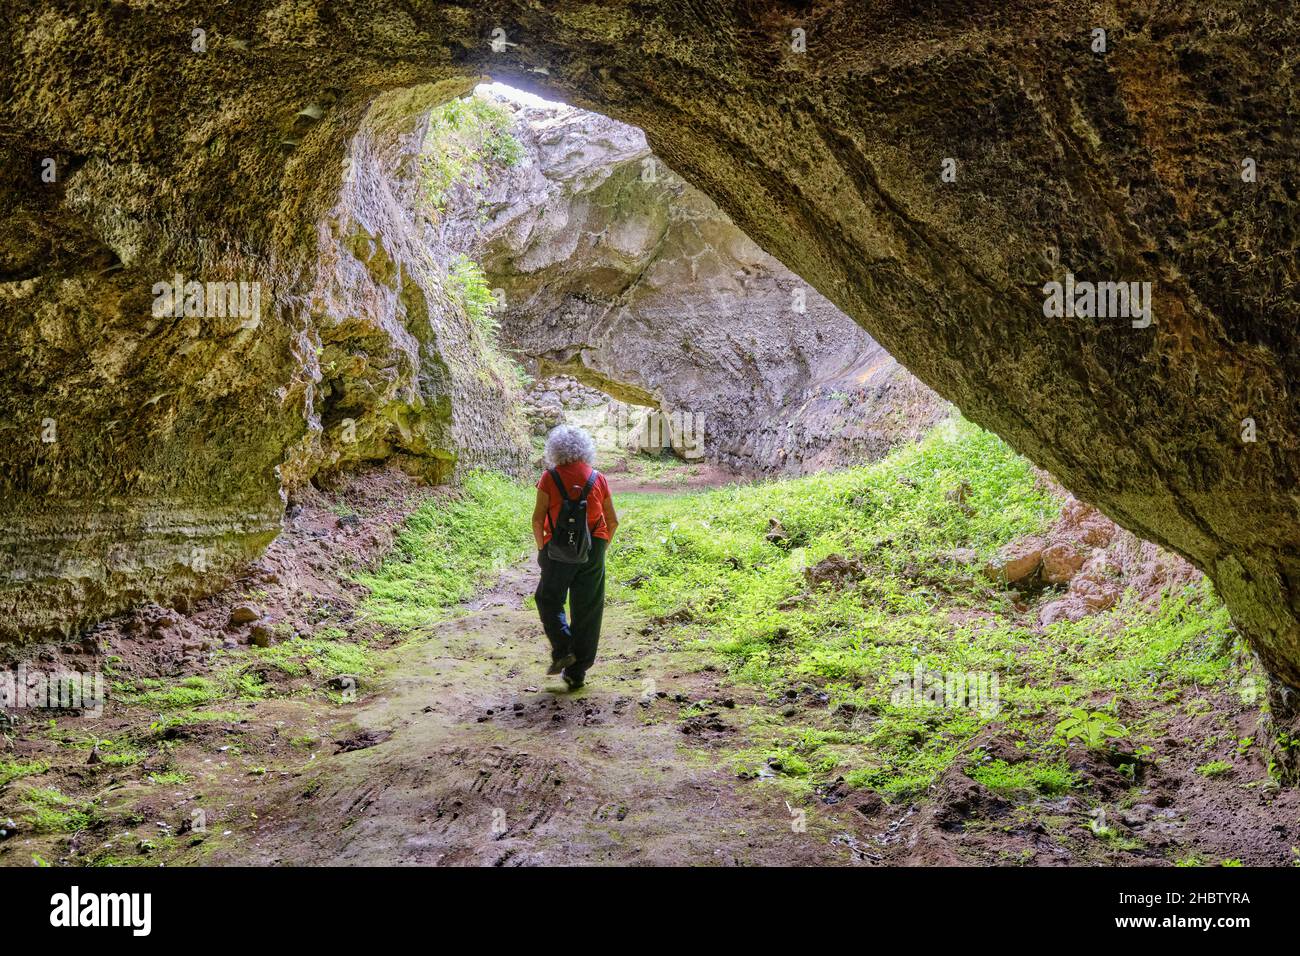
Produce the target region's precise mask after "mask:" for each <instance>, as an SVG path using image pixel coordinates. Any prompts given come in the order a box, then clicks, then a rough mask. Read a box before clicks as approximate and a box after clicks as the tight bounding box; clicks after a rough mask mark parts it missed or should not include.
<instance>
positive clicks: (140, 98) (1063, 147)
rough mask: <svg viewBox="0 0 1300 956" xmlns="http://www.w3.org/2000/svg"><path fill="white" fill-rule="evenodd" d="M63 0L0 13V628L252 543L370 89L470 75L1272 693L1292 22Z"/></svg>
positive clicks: (309, 402)
mask: <svg viewBox="0 0 1300 956" xmlns="http://www.w3.org/2000/svg"><path fill="white" fill-rule="evenodd" d="M84 7H85V5H83V4H80V3H75V2H72V0H68V2H64V3H52V4H40V5H31V6H28V5H24V4H9V5H7V7H6V10H5V14H6V15H5V24H4V27H3V39H2V40H0V43H3V46H4V48H5V55H6V58H7V60H8V61H9V62H8V69H7V70H6V71H5V75H4V77H3V79H0V87H2V89H0V92H2V93H3V96H2V97H0V100H2V101H3V103H4V106H3V113H2V114H0V119H2V120H3V123H2V125H0V148H2V149H3V154H4V156H3V158H4V162H3V166H2V169H3V173H2V174H0V175H3V177H4V178H3V183H2V187H3V192H4V196H5V199H6V204H7V206H8V214H7V215H6V216H5V219H4V225H3V227H0V228H2V229H3V232H2V233H0V242H2V244H3V262H2V263H0V279H2V280H3V283H2V286H0V302H3V306H2V308H3V312H2V313H0V324H2V326H3V329H4V339H5V341H6V343H7V344H8V345H9V347H8V348H7V349H6V350H5V354H4V356H3V358H0V362H2V363H3V372H4V381H5V382H6V386H5V389H4V394H3V407H2V408H0V413H2V415H0V418H2V419H3V423H4V424H3V426H2V428H3V437H4V441H3V442H2V443H0V456H2V457H3V478H4V482H5V485H6V489H5V500H6V506H5V510H4V517H3V531H0V542H3V550H4V554H5V555H6V558H7V568H6V571H7V573H8V575H9V576H8V578H7V579H6V582H5V591H4V593H5V610H6V611H7V612H9V613H8V614H7V615H6V616H7V617H9V618H10V619H11V620H13V619H19V620H29V621H34V620H37V619H40V617H41V616H40V615H39V614H38V613H36V612H37V610H38V608H39V606H40V605H42V604H48V603H49V602H50V601H51V600H52V599H53V600H67V601H71V602H74V603H75V601H76V600H81V599H83V598H84V599H85V600H86V601H88V602H89V603H90V604H91V605H94V604H95V601H94V600H93V595H81V596H80V597H79V596H78V595H76V594H74V593H72V591H73V590H75V588H76V587H81V588H83V589H89V590H94V588H95V587H97V586H101V585H96V584H94V583H93V582H92V583H89V584H86V583H83V584H81V585H76V586H74V585H69V584H68V583H67V582H68V580H69V576H70V575H72V576H75V565H76V562H77V561H78V560H81V559H87V560H88V559H89V558H90V556H91V554H92V553H96V554H97V553H99V552H100V551H102V550H103V549H104V548H110V549H111V548H112V547H117V546H120V544H121V542H123V541H135V542H137V546H136V547H135V548H134V549H133V550H134V551H135V552H136V553H135V555H134V556H132V555H126V556H124V558H123V567H124V568H127V569H128V570H126V571H124V572H123V573H125V574H127V576H128V577H130V572H129V565H130V564H131V561H132V560H135V561H136V562H137V563H139V562H143V563H144V564H149V563H150V562H151V561H152V562H153V564H152V565H151V566H153V567H159V568H160V567H161V566H162V565H163V564H165V563H166V561H167V560H170V559H169V558H167V557H166V555H162V556H161V557H160V556H158V555H157V554H155V555H154V556H153V557H150V553H151V552H150V549H151V548H152V549H154V551H158V552H164V551H165V552H167V553H168V554H170V553H171V551H172V550H174V549H175V548H178V547H179V546H180V544H181V543H184V542H187V541H190V540H198V539H203V538H204V537H205V536H207V538H212V539H214V540H215V539H222V538H225V537H233V538H237V539H238V540H239V542H241V547H250V548H255V547H256V546H257V545H258V542H259V540H261V539H262V538H264V537H265V536H266V535H267V534H273V533H274V522H275V517H274V515H275V509H276V506H277V504H278V497H279V494H280V490H281V484H282V482H284V483H289V484H292V482H293V481H294V480H301V474H300V473H299V471H296V470H295V469H296V463H297V462H298V461H300V460H301V458H300V456H296V455H295V449H297V448H298V447H300V445H301V443H302V442H303V441H304V440H308V441H309V440H310V436H311V434H312V427H311V419H312V416H313V414H315V408H316V406H315V391H316V389H317V386H318V373H317V372H316V371H315V370H314V368H313V359H312V353H314V351H315V348H316V345H315V340H314V338H313V328H312V321H311V318H310V315H311V308H310V304H309V301H308V299H309V294H310V289H311V287H312V282H313V275H314V269H315V262H316V259H317V256H318V253H319V248H318V236H317V230H318V228H319V225H320V223H321V222H323V221H325V219H326V218H327V214H328V211H329V209H330V208H331V207H332V205H333V203H334V202H335V201H336V199H337V197H338V195H339V189H340V186H341V183H342V177H343V163H342V161H343V158H344V155H345V150H346V144H347V143H348V142H349V140H350V138H351V137H352V135H353V134H354V132H355V131H356V130H357V129H358V127H359V125H360V124H361V122H362V118H363V116H364V115H365V112H366V109H367V107H368V106H369V105H370V104H371V103H372V102H373V101H374V99H375V97H376V96H378V95H379V94H380V93H383V92H384V91H389V90H397V89H403V88H411V87H415V86H417V85H420V84H426V85H428V84H434V85H435V86H434V90H435V95H437V96H441V97H444V98H445V97H450V96H453V95H457V94H460V93H463V92H465V91H467V90H468V89H469V88H471V87H472V86H473V85H474V84H475V83H476V82H478V81H479V79H481V78H483V77H486V76H492V77H495V78H498V79H501V80H504V81H506V82H509V83H511V84H512V85H515V86H523V87H531V88H534V89H537V90H538V91H539V92H544V93H546V94H548V95H550V96H551V97H553V98H559V99H563V100H565V101H567V102H571V103H573V104H575V105H578V106H582V107H584V108H589V109H593V110H597V111H600V112H602V113H605V114H607V115H610V116H613V117H614V118H616V119H619V120H622V121H625V122H628V123H632V124H634V125H636V126H639V127H640V128H642V129H644V130H645V131H646V133H647V136H648V137H649V139H650V141H651V144H652V146H653V147H654V149H655V151H656V153H657V154H659V155H661V156H663V157H664V158H665V160H666V161H667V162H668V163H669V164H670V165H671V166H672V167H673V168H674V169H675V170H677V171H678V172H680V173H681V174H682V175H684V176H685V177H686V178H688V179H689V180H690V181H691V182H692V183H693V184H695V185H696V186H697V187H699V188H700V189H702V190H703V191H704V192H705V193H707V194H708V195H709V196H710V197H711V198H712V199H714V200H715V201H716V202H717V203H718V204H719V206H720V207H721V208H723V209H724V210H725V211H726V212H727V213H728V214H729V215H730V216H731V217H732V218H733V220H734V221H735V222H736V223H737V225H738V226H740V227H741V228H742V229H743V230H744V231H745V233H746V234H748V235H749V236H751V237H752V238H754V239H755V240H756V241H757V242H759V244H760V245H762V246H763V247H764V248H765V249H766V250H767V251H768V252H769V253H771V254H772V255H774V256H776V257H777V258H778V259H780V260H781V261H782V262H783V263H785V264H786V265H787V266H789V267H790V268H791V269H793V270H794V271H795V272H796V273H798V274H800V275H801V276H803V277H804V278H805V279H807V280H808V281H809V282H810V283H811V284H812V285H814V286H815V287H816V288H817V289H818V290H820V291H821V292H822V293H823V294H824V295H826V296H827V298H829V299H830V300H831V301H832V302H834V303H835V304H836V305H837V306H839V307H840V308H841V309H843V310H844V311H845V312H846V313H848V314H849V315H851V316H853V317H854V318H856V319H857V320H858V321H859V322H860V323H862V324H863V325H864V326H865V327H866V328H867V329H868V331H869V332H870V333H871V334H872V335H873V336H874V337H875V338H876V339H877V340H879V341H880V342H881V343H882V344H883V345H884V346H885V347H886V348H888V349H889V351H890V352H891V353H892V354H894V355H895V356H897V357H898V358H899V359H900V360H901V361H902V362H903V363H904V364H905V365H906V366H907V367H908V368H909V369H910V370H911V371H912V372H913V373H915V374H916V375H917V376H918V377H920V378H921V379H922V380H923V381H925V382H926V383H927V384H929V385H930V386H932V387H934V388H935V389H936V390H937V391H938V392H939V393H940V394H942V395H943V396H944V397H946V398H948V399H950V400H952V401H954V402H955V403H956V404H957V405H958V406H959V407H960V408H961V409H962V410H963V412H964V413H965V414H966V415H967V416H969V417H970V418H972V419H974V420H975V421H977V422H979V423H980V424H982V425H984V426H985V427H988V428H991V429H993V430H994V431H996V432H998V433H999V434H1001V435H1003V436H1004V437H1005V438H1006V439H1007V440H1008V441H1009V442H1010V443H1011V444H1012V445H1014V446H1015V447H1016V448H1018V449H1019V450H1021V451H1022V452H1024V453H1025V454H1026V455H1028V456H1029V457H1030V458H1032V459H1034V460H1035V461H1037V462H1038V463H1040V464H1042V465H1043V466H1045V467H1047V468H1048V469H1050V470H1051V471H1052V472H1053V473H1054V474H1056V475H1057V476H1058V477H1059V478H1060V479H1061V480H1062V481H1063V483H1064V484H1066V485H1067V486H1068V487H1070V488H1071V489H1072V490H1073V491H1075V492H1076V493H1077V494H1078V495H1080V496H1081V497H1083V498H1085V499H1087V500H1090V501H1093V502H1095V503H1097V504H1098V505H1100V506H1101V507H1102V508H1103V510H1105V511H1106V512H1107V513H1108V514H1109V515H1111V516H1112V517H1114V518H1115V519H1116V520H1117V521H1119V522H1120V523H1121V524H1123V525H1125V526H1126V527H1128V528H1130V529H1132V530H1134V531H1136V532H1139V533H1140V534H1142V535H1144V536H1146V537H1148V538H1151V539H1153V540H1156V541H1158V542H1159V543H1161V544H1164V545H1166V546H1169V547H1171V548H1173V549H1174V550H1176V551H1179V552H1181V553H1182V554H1184V555H1186V556H1187V557H1189V558H1190V559H1191V560H1193V561H1194V562H1195V563H1197V564H1198V565H1199V566H1201V567H1202V568H1204V569H1205V570H1206V571H1207V572H1208V573H1209V574H1210V575H1211V576H1212V577H1213V579H1214V580H1215V582H1216V583H1217V584H1218V586H1219V588H1220V590H1221V592H1222V593H1223V595H1224V596H1225V598H1226V599H1227V601H1228V602H1229V604H1230V605H1231V607H1232V609H1233V612H1234V615H1235V617H1236V619H1237V621H1238V623H1239V624H1240V625H1241V627H1242V628H1243V630H1244V631H1245V632H1246V633H1247V635H1248V636H1249V637H1250V640H1251V642H1252V645H1253V647H1254V648H1255V649H1256V650H1257V652H1258V653H1259V654H1260V656H1261V658H1262V659H1263V661H1264V663H1265V665H1266V666H1267V667H1268V668H1269V670H1270V671H1271V672H1272V673H1273V674H1274V675H1276V676H1277V677H1278V678H1280V680H1281V681H1282V682H1283V683H1284V684H1287V685H1291V686H1300V625H1298V624H1297V618H1298V617H1300V549H1298V544H1297V541H1298V537H1300V535H1298V534H1297V530H1298V529H1300V516H1298V515H1297V507H1298V504H1300V502H1298V500H1297V495H1296V487H1297V478H1298V477H1300V455H1297V441H1298V439H1300V407H1298V406H1297V403H1296V400H1295V390H1296V387H1297V384H1298V383H1300V348H1297V345H1298V344H1300V342H1298V341H1297V338H1298V337H1300V332H1297V329H1298V328H1300V325H1298V324H1297V319H1298V318H1300V315H1298V313H1300V305H1298V299H1297V296H1296V291H1295V290H1296V278H1297V265H1296V263H1297V259H1296V256H1295V252H1296V234H1295V213H1294V210H1295V202H1296V198H1297V188H1298V184H1300V169H1298V165H1300V158H1298V157H1300V150H1297V148H1296V147H1297V145H1298V143H1297V139H1298V138H1300V137H1298V136H1297V131H1296V126H1295V121H1294V115H1295V113H1296V105H1297V103H1296V100H1297V86H1296V79H1295V75H1294V66H1293V64H1291V63H1290V62H1289V59H1288V57H1287V53H1286V51H1287V50H1288V49H1293V48H1294V46H1295V43H1296V40H1297V37H1298V35H1300V31H1298V30H1297V23H1296V16H1297V14H1296V13H1295V11H1294V10H1292V9H1290V8H1287V7H1279V6H1277V5H1274V4H1270V3H1265V2H1246V3H1240V2H1231V3H1229V2H1226V0H1218V2H1215V0H1211V2H1209V3H1208V4H1207V3H1204V2H1199V0H1198V2H1197V3H1195V4H1193V3H1191V2H1190V0H1175V2H1173V3H1159V4H1157V3H1155V2H1154V0H1147V2H1144V0H1134V2H1126V3H1123V4H1107V5H1094V4H1082V3H1079V4H1076V3H1066V2H1058V3H1027V2H1012V3H1005V2H1000V0H999V2H994V0H988V2H976V3H970V4H964V5H962V6H961V8H960V9H950V8H947V7H945V8H936V7H933V6H925V5H921V6H918V5H914V4H904V3H892V2H880V3H873V4H869V5H867V6H866V7H863V6H862V5H860V4H851V3H844V2H829V3H825V4H817V5H813V4H806V5H802V4H795V5H789V4H778V3H774V2H762V0H759V2H753V3H746V4H724V3H689V4H688V3H680V2H671V0H664V2H659V3H651V2H646V3H639V4H627V3H621V2H585V3H579V2H566V0H561V2H558V3H551V4H545V5H541V4H531V3H524V2H501V3H494V4H492V5H490V6H489V7H487V8H476V7H470V6H463V5H458V4H415V5H412V4H408V3H396V2H386V0H374V2H368V3H366V4H350V3H343V4H339V3H325V2H312V0H278V2H256V0H252V2H242V0H235V2H232V3H228V4H224V5H221V6H220V7H218V8H215V9H214V8H211V7H210V6H209V5H200V4H179V5H176V6H174V7H169V8H167V9H165V10H163V9H158V8H150V9H134V8H128V7H127V6H125V5H119V4H102V5H97V6H95V7H93V8H91V9H89V10H87V9H85V8H84ZM1096 28H1104V29H1105V30H1106V31H1107V48H1106V52H1104V53H1101V52H1094V50H1093V49H1092V44H1093V36H1094V34H1093V31H1094V29H1096ZM796 29H798V30H801V31H803V35H804V36H806V43H807V47H806V52H803V53H800V52H796V51H794V50H792V49H791V42H790V41H791V36H792V31H793V30H796ZM198 30H201V31H202V34H201V42H200V34H199V33H196V32H195V31H198ZM494 31H499V32H495V33H494ZM494 37H495V38H496V39H497V40H498V41H499V42H498V43H497V44H496V48H495V49H494V48H493V45H492V43H491V41H492V39H493V38H494ZM200 47H201V49H202V51H203V52H196V50H197V49H198V48H200ZM945 158H951V159H954V160H955V161H956V166H955V168H956V170H957V180H956V182H953V183H946V184H944V183H941V182H940V179H939V172H940V165H941V162H942V161H943V160H944V159H945ZM1247 159H1249V160H1252V161H1254V162H1255V163H1256V164H1257V165H1256V168H1257V170H1258V177H1257V179H1256V180H1255V181H1253V182H1248V181H1244V180H1243V176H1242V174H1241V173H1242V168H1243V167H1242V164H1243V162H1244V161H1246V160H1247ZM47 160H52V161H53V163H54V165H55V168H57V169H58V170H59V171H60V176H59V178H58V179H57V180H56V181H55V182H53V183H50V182H45V181H44V180H43V179H42V171H43V170H45V169H47V168H48V164H47ZM176 271H180V272H181V273H183V274H185V275H190V274H202V275H205V276H207V275H211V276H214V277H215V278H219V279H226V278H231V277H255V278H256V279H257V280H258V281H260V282H261V283H262V284H263V289H264V296H265V297H266V299H267V301H268V302H269V303H270V309H271V316H272V318H271V320H270V321H267V322H265V323H264V324H262V325H261V326H260V327H258V328H255V329H247V328H237V327H236V328H226V327H219V328H215V329H213V330H211V331H210V332H209V331H208V330H205V331H204V333H203V334H202V335H192V334H191V333H190V332H188V331H187V327H186V324H185V323H184V322H175V321H154V320H153V319H152V318H151V316H150V309H149V306H150V296H149V291H150V287H151V285H152V284H153V283H154V282H155V281H157V280H158V279H159V278H161V277H164V276H166V275H170V274H172V273H173V272H176ZM1067 271H1069V272H1071V273H1073V274H1074V275H1076V276H1079V277H1080V278H1083V279H1093V280H1104V279H1113V280H1145V281H1150V282H1152V284H1153V290H1154V293H1153V295H1154V321H1153V322H1152V323H1151V325H1150V326H1149V327H1146V328H1140V329H1135V328H1133V327H1131V326H1130V324H1129V323H1128V322H1126V321H1113V320H1098V319H1085V318H1079V317H1070V318H1060V319H1052V320H1048V319H1045V318H1044V315H1043V309H1042V293H1041V289H1042V286H1043V284H1044V283H1045V282H1047V281H1048V280H1051V279H1054V278H1062V277H1063V274H1064V273H1065V272H1067ZM190 340H197V344H193V343H192V342H191V341H190ZM187 347H188V351H186V349H187ZM185 356H188V357H189V359H185V358H184V357H185ZM169 394H170V396H171V397H169ZM1248 418H1249V419H1252V420H1253V422H1254V428H1255V437H1256V440H1255V441H1253V442H1243V441H1242V438H1241V434H1242V430H1243V425H1242V422H1243V420H1245V419H1248ZM46 419H52V420H54V421H55V422H56V424H60V426H61V433H60V438H59V444H58V445H57V446H56V448H57V450H55V449H52V448H51V447H50V445H49V443H43V442H42V441H41V435H42V423H43V422H44V421H45V420H46ZM132 503H134V504H135V506H134V507H130V505H131V504H132ZM221 509H225V510H224V511H222V510H221ZM218 513H221V514H225V515H226V516H227V517H226V518H223V519H221V520H219V521H218V520H217V519H215V518H214V516H215V515H217V514H218ZM92 539H93V540H94V541H95V542H97V543H96V544H95V545H94V546H93V547H92V546H89V545H86V544H84V542H86V541H89V540H92ZM146 544H147V545H148V546H146ZM38 552H39V555H40V556H41V560H39V561H38V560H34V559H33V558H32V555H33V554H37V553H38ZM78 555H80V557H78ZM169 574H170V573H169V572H165V571H162V570H159V571H158V572H157V574H156V575H155V574H152V572H151V573H148V574H143V573H142V574H138V575H136V578H135V580H137V581H138V588H137V589H138V590H139V591H141V593H143V592H145V591H149V590H151V589H157V588H158V587H161V586H162V585H163V583H166V582H169V581H170V580H171V578H172V577H174V575H171V576H169ZM33 582H35V584H33ZM37 585H38V586H37ZM100 606H101V609H102V602H101V604H100Z"/></svg>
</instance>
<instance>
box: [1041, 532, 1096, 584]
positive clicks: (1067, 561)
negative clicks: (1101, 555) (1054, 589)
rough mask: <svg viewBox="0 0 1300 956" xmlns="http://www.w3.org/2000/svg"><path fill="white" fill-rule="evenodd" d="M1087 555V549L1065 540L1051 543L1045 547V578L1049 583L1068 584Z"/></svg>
mask: <svg viewBox="0 0 1300 956" xmlns="http://www.w3.org/2000/svg"><path fill="white" fill-rule="evenodd" d="M1087 557H1088V555H1087V553H1086V552H1085V551H1082V550H1080V549H1079V548H1077V547H1075V546H1074V545H1072V544H1067V543H1066V542H1064V541H1057V542H1054V543H1052V544H1049V545H1048V546H1047V547H1045V548H1044V549H1043V580H1044V581H1045V582H1047V583H1048V584H1068V583H1069V581H1070V580H1071V579H1072V578H1073V577H1074V576H1075V575H1076V574H1078V573H1079V569H1080V568H1082V567H1083V562H1084V561H1085V560H1087Z"/></svg>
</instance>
